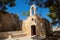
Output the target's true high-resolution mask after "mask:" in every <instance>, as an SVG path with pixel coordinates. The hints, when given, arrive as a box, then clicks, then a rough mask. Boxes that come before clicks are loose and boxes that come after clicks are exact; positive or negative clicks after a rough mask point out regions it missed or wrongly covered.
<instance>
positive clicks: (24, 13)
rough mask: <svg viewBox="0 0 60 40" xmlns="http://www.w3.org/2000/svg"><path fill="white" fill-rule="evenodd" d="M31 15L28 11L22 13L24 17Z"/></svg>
mask: <svg viewBox="0 0 60 40" xmlns="http://www.w3.org/2000/svg"><path fill="white" fill-rule="evenodd" d="M29 14H30V11H27V12H25V11H24V12H22V15H23V16H29Z"/></svg>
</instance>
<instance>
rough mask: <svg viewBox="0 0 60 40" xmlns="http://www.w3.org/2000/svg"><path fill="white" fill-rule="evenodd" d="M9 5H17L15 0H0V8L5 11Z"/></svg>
mask: <svg viewBox="0 0 60 40" xmlns="http://www.w3.org/2000/svg"><path fill="white" fill-rule="evenodd" d="M7 6H9V7H13V6H15V0H0V10H3V11H5V10H6V9H7Z"/></svg>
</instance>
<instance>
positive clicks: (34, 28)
mask: <svg viewBox="0 0 60 40" xmlns="http://www.w3.org/2000/svg"><path fill="white" fill-rule="evenodd" d="M48 26H49V27H50V29H51V25H50V23H49V21H48V20H46V19H44V18H41V16H39V15H38V14H36V6H35V5H34V4H33V5H32V6H31V8H30V15H29V16H28V17H27V19H25V20H23V23H22V30H23V31H24V32H25V33H26V34H27V36H34V35H36V36H41V37H42V36H46V27H47V30H49V29H48Z"/></svg>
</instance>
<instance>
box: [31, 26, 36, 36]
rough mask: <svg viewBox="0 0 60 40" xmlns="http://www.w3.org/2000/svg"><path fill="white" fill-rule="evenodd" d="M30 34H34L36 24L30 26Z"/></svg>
mask: <svg viewBox="0 0 60 40" xmlns="http://www.w3.org/2000/svg"><path fill="white" fill-rule="evenodd" d="M31 35H36V26H35V25H32V26H31Z"/></svg>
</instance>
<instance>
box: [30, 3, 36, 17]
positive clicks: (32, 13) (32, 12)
mask: <svg viewBox="0 0 60 40" xmlns="http://www.w3.org/2000/svg"><path fill="white" fill-rule="evenodd" d="M35 14H36V7H35V5H34V4H33V5H32V6H31V8H30V16H33V15H35Z"/></svg>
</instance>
